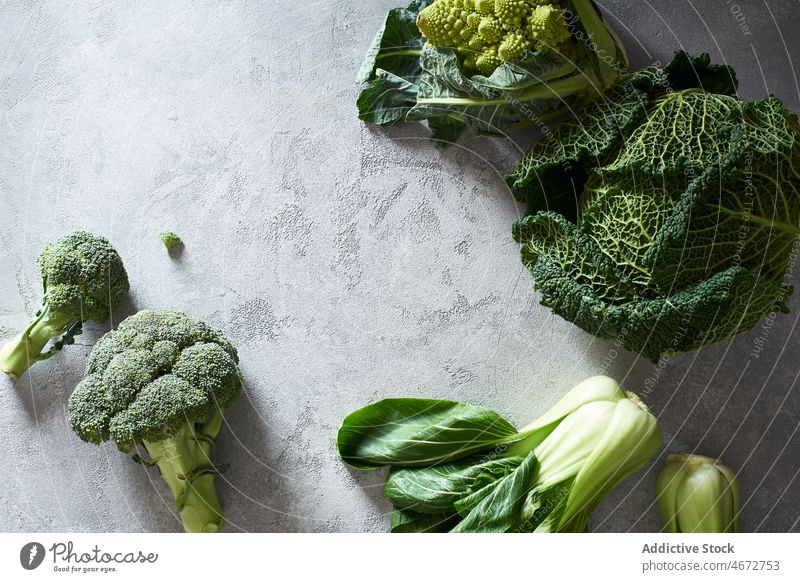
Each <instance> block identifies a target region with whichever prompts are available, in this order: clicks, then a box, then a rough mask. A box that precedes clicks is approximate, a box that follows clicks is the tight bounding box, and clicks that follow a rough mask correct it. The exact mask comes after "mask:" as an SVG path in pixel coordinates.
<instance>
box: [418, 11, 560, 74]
mask: <svg viewBox="0 0 800 582" xmlns="http://www.w3.org/2000/svg"><path fill="white" fill-rule="evenodd" d="M417 27H418V28H419V30H420V32H422V34H423V35H424V36H425V38H426V41H427V43H428V44H429V45H430V46H435V47H443V48H452V49H455V50H457V51H458V53H459V55H461V59H462V61H461V63H462V65H463V66H464V68H465V69H467V70H471V71H477V72H480V73H481V74H483V75H487V76H488V75H491V74H492V73H493V72H494V70H495V69H496V68H497V67H499V66H500V65H501V64H503V63H504V62H507V61H512V60H519V59H522V58H524V57H525V53H526V51H547V50H549V51H555V50H558V47H559V46H560V45H561V44H563V43H564V42H565V41H567V40H568V39H569V38H570V36H571V34H570V31H569V27H568V24H567V21H566V18H565V17H564V10H563V9H562V8H561V7H560V6H559V5H558V4H553V3H552V2H551V1H550V0H436V1H435V2H433V3H432V4H431V5H430V6H428V7H427V8H425V9H424V10H422V11H421V12H420V13H419V15H418V16H417Z"/></svg>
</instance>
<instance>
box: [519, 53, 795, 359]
mask: <svg viewBox="0 0 800 582" xmlns="http://www.w3.org/2000/svg"><path fill="white" fill-rule="evenodd" d="M735 79H736V78H735V75H734V73H733V71H732V70H730V69H729V68H727V67H721V66H717V65H712V64H710V59H709V58H708V56H707V55H701V56H699V57H690V56H688V55H686V54H685V53H683V52H681V53H677V54H676V56H675V58H674V59H673V61H672V62H671V63H670V64H669V65H667V66H666V67H664V68H663V69H658V68H656V67H651V68H648V69H644V70H643V71H640V72H638V73H635V74H633V75H630V76H628V77H626V78H625V79H623V80H622V81H621V82H620V83H619V84H618V85H616V86H615V87H613V88H612V89H610V90H609V91H608V92H607V93H606V95H605V98H604V99H603V100H600V101H597V102H595V103H594V104H592V105H590V106H589V107H587V108H586V109H585V110H584V111H582V112H579V113H578V115H577V116H576V118H575V119H574V120H571V121H568V122H566V123H564V124H562V125H561V126H560V127H559V128H558V130H557V131H556V132H555V133H554V134H553V136H552V138H551V139H549V140H548V139H545V140H543V141H542V142H541V143H539V144H537V145H536V146H534V148H533V149H532V150H531V152H530V153H528V154H527V155H526V156H525V157H524V158H523V160H522V161H521V162H520V163H519V165H518V166H517V168H516V169H515V170H514V172H513V173H512V174H511V175H510V176H509V177H508V178H507V182H508V184H509V185H510V186H511V188H512V189H513V190H514V192H515V194H516V195H517V196H518V197H519V198H520V199H521V200H524V201H526V202H528V203H529V205H530V210H531V211H532V212H533V214H532V215H530V216H526V217H525V218H523V219H522V220H520V221H519V222H518V223H517V224H516V225H515V227H514V237H515V240H516V241H517V242H518V243H519V244H520V245H521V253H522V261H523V263H524V264H525V266H527V267H528V268H529V269H530V270H531V271H532V273H533V276H534V280H535V287H536V289H537V290H539V291H540V292H541V293H542V303H543V304H544V305H546V306H548V307H550V308H552V309H553V311H554V312H555V313H557V314H558V315H560V316H562V317H564V318H565V319H567V320H569V321H572V322H574V323H575V324H576V325H578V326H579V327H581V328H582V329H584V330H586V331H588V332H589V333H592V334H594V335H597V336H599V337H603V338H607V339H612V340H616V341H617V342H619V343H621V345H624V346H625V347H626V348H628V349H630V350H632V351H637V352H639V353H641V354H643V355H644V356H646V357H647V358H649V359H651V360H653V361H657V360H658V359H659V358H660V357H661V356H662V355H663V354H668V353H677V352H683V351H687V350H690V349H693V348H697V347H700V346H703V345H706V344H709V343H713V342H717V341H723V340H727V339H729V338H731V337H732V336H734V335H736V334H737V333H740V332H742V331H745V330H747V329H749V328H751V327H753V326H754V325H755V324H756V323H757V322H758V321H759V320H760V319H761V318H762V317H763V316H764V315H766V314H767V313H769V312H771V311H773V310H775V311H786V309H787V307H786V299H787V297H788V295H789V294H790V292H791V289H789V288H787V287H785V286H784V285H783V280H784V278H785V276H786V274H787V270H788V268H789V261H790V257H791V255H792V249H793V248H794V247H795V245H796V244H797V242H798V237H800V173H798V171H797V168H798V167H800V127H798V122H797V116H796V115H795V114H793V113H790V112H789V111H787V110H786V109H785V108H784V106H783V105H782V104H781V102H780V101H779V100H778V99H775V98H774V97H768V98H765V99H762V100H759V101H755V102H751V103H745V102H743V101H740V100H739V99H738V98H736V97H735V96H734V95H733V93H734V92H735V89H736V80H735Z"/></svg>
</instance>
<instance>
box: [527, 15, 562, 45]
mask: <svg viewBox="0 0 800 582" xmlns="http://www.w3.org/2000/svg"><path fill="white" fill-rule="evenodd" d="M569 37H570V32H569V30H568V29H567V20H566V18H564V11H563V10H562V9H561V8H559V7H558V6H551V5H548V4H544V5H542V6H537V7H536V9H535V10H534V11H533V12H532V13H531V15H530V17H529V18H528V38H530V39H533V40H534V42H533V46H532V48H533V49H534V50H537V51H552V50H554V49H555V48H556V47H558V45H560V44H561V43H563V42H565V41H566V40H567V39H569Z"/></svg>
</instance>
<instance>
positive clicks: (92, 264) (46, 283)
mask: <svg viewBox="0 0 800 582" xmlns="http://www.w3.org/2000/svg"><path fill="white" fill-rule="evenodd" d="M38 262H39V268H40V269H41V272H42V284H43V287H44V292H43V297H42V305H41V307H40V308H39V311H37V312H36V317H35V318H34V319H33V321H32V322H31V323H30V324H29V325H28V327H26V328H25V329H24V330H23V331H22V332H21V333H20V334H19V335H18V336H17V337H15V338H14V339H13V340H11V341H9V342H8V343H7V344H6V345H4V346H3V348H2V349H1V350H0V369H2V370H3V371H4V372H5V373H6V374H8V375H9V376H11V377H12V378H19V377H20V376H21V375H22V374H23V373H24V372H25V371H26V370H27V369H28V368H29V367H30V366H31V365H33V364H34V363H35V362H37V361H41V360H44V359H47V358H49V357H50V356H52V355H54V354H55V353H56V352H58V351H59V350H60V349H61V348H62V347H63V346H64V345H66V344H70V343H72V342H73V340H74V337H75V336H76V335H78V334H79V333H81V331H82V327H83V322H85V321H96V322H98V323H102V322H104V321H106V320H107V319H108V318H109V317H110V315H111V312H112V311H114V310H115V309H117V308H118V307H119V306H120V305H121V304H122V302H123V301H124V300H125V299H126V298H127V297H128V289H129V287H130V285H129V283H128V274H127V273H126V272H125V266H124V265H123V264H122V259H121V258H120V256H119V254H118V253H117V251H116V250H115V249H114V247H112V246H111V243H109V242H108V240H106V239H105V238H103V237H102V236H97V235H94V234H91V233H89V232H86V231H83V230H79V231H76V232H73V233H71V234H68V235H66V236H63V237H61V238H59V239H58V240H56V241H54V242H51V243H49V244H47V245H46V246H45V247H44V249H42V252H41V253H40V254H39V258H38ZM51 340H53V344H52V347H51V348H50V349H49V350H47V351H45V347H46V346H47V344H48V343H49V342H51Z"/></svg>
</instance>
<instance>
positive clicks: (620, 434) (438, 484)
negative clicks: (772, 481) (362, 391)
mask: <svg viewBox="0 0 800 582" xmlns="http://www.w3.org/2000/svg"><path fill="white" fill-rule="evenodd" d="M660 442H661V431H660V429H659V427H658V422H657V421H656V419H655V417H654V416H653V415H652V414H650V413H649V412H648V411H647V407H645V406H644V404H642V402H641V401H640V400H639V399H638V398H637V397H636V396H635V395H633V394H630V393H626V392H624V391H623V390H622V389H621V388H620V386H619V384H617V383H616V382H615V381H614V380H612V379H611V378H607V377H605V376H596V377H594V378H590V379H588V380H586V381H584V382H582V383H581V384H579V385H578V386H576V387H575V388H573V389H572V390H571V391H570V392H569V393H568V394H567V395H566V396H565V397H564V398H563V399H562V400H561V401H559V402H558V403H557V404H556V405H555V406H554V407H553V408H552V409H551V410H550V411H549V412H548V413H547V414H545V415H544V416H543V417H541V418H540V419H539V420H537V421H536V422H534V423H532V424H530V425H529V426H527V427H525V428H524V429H522V430H521V431H517V430H516V429H514V427H513V426H511V424H509V423H508V422H507V421H506V420H504V419H503V418H502V417H501V416H499V415H498V414H496V413H494V412H492V411H490V410H487V409H485V408H481V407H479V406H472V405H470V404H464V403H460V402H451V401H448V400H428V399H422V398H391V399H386V400H381V401H380V402H376V403H375V404H371V405H369V406H366V407H364V408H362V409H360V410H357V411H356V412H353V413H352V414H350V415H348V416H347V418H345V419H344V422H343V423H342V426H341V428H340V429H339V434H338V437H337V448H338V451H339V456H340V457H341V458H342V460H343V461H344V462H345V463H347V464H348V465H350V466H351V467H355V468H357V469H362V470H369V469H375V468H378V467H383V466H390V467H391V472H390V473H389V478H388V480H387V482H386V496H387V497H388V499H389V501H391V502H392V504H393V505H394V508H395V510H394V514H393V516H392V526H391V527H392V531H393V532H414V531H416V532H420V531H452V532H512V531H540V532H560V531H578V532H579V531H586V530H587V528H588V520H589V514H590V513H591V511H592V509H593V508H594V507H595V506H596V505H597V503H599V502H600V500H601V499H602V498H603V497H605V495H606V494H607V493H608V492H609V491H611V489H613V488H614V487H615V486H616V485H617V484H618V483H620V482H621V481H623V480H624V479H625V478H627V477H628V476H629V475H631V474H632V473H634V472H635V471H637V470H638V469H639V468H640V467H642V466H643V465H644V464H645V463H647V461H648V460H649V459H650V457H651V456H652V455H653V454H654V453H655V452H656V451H657V450H658V448H659V445H660Z"/></svg>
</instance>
